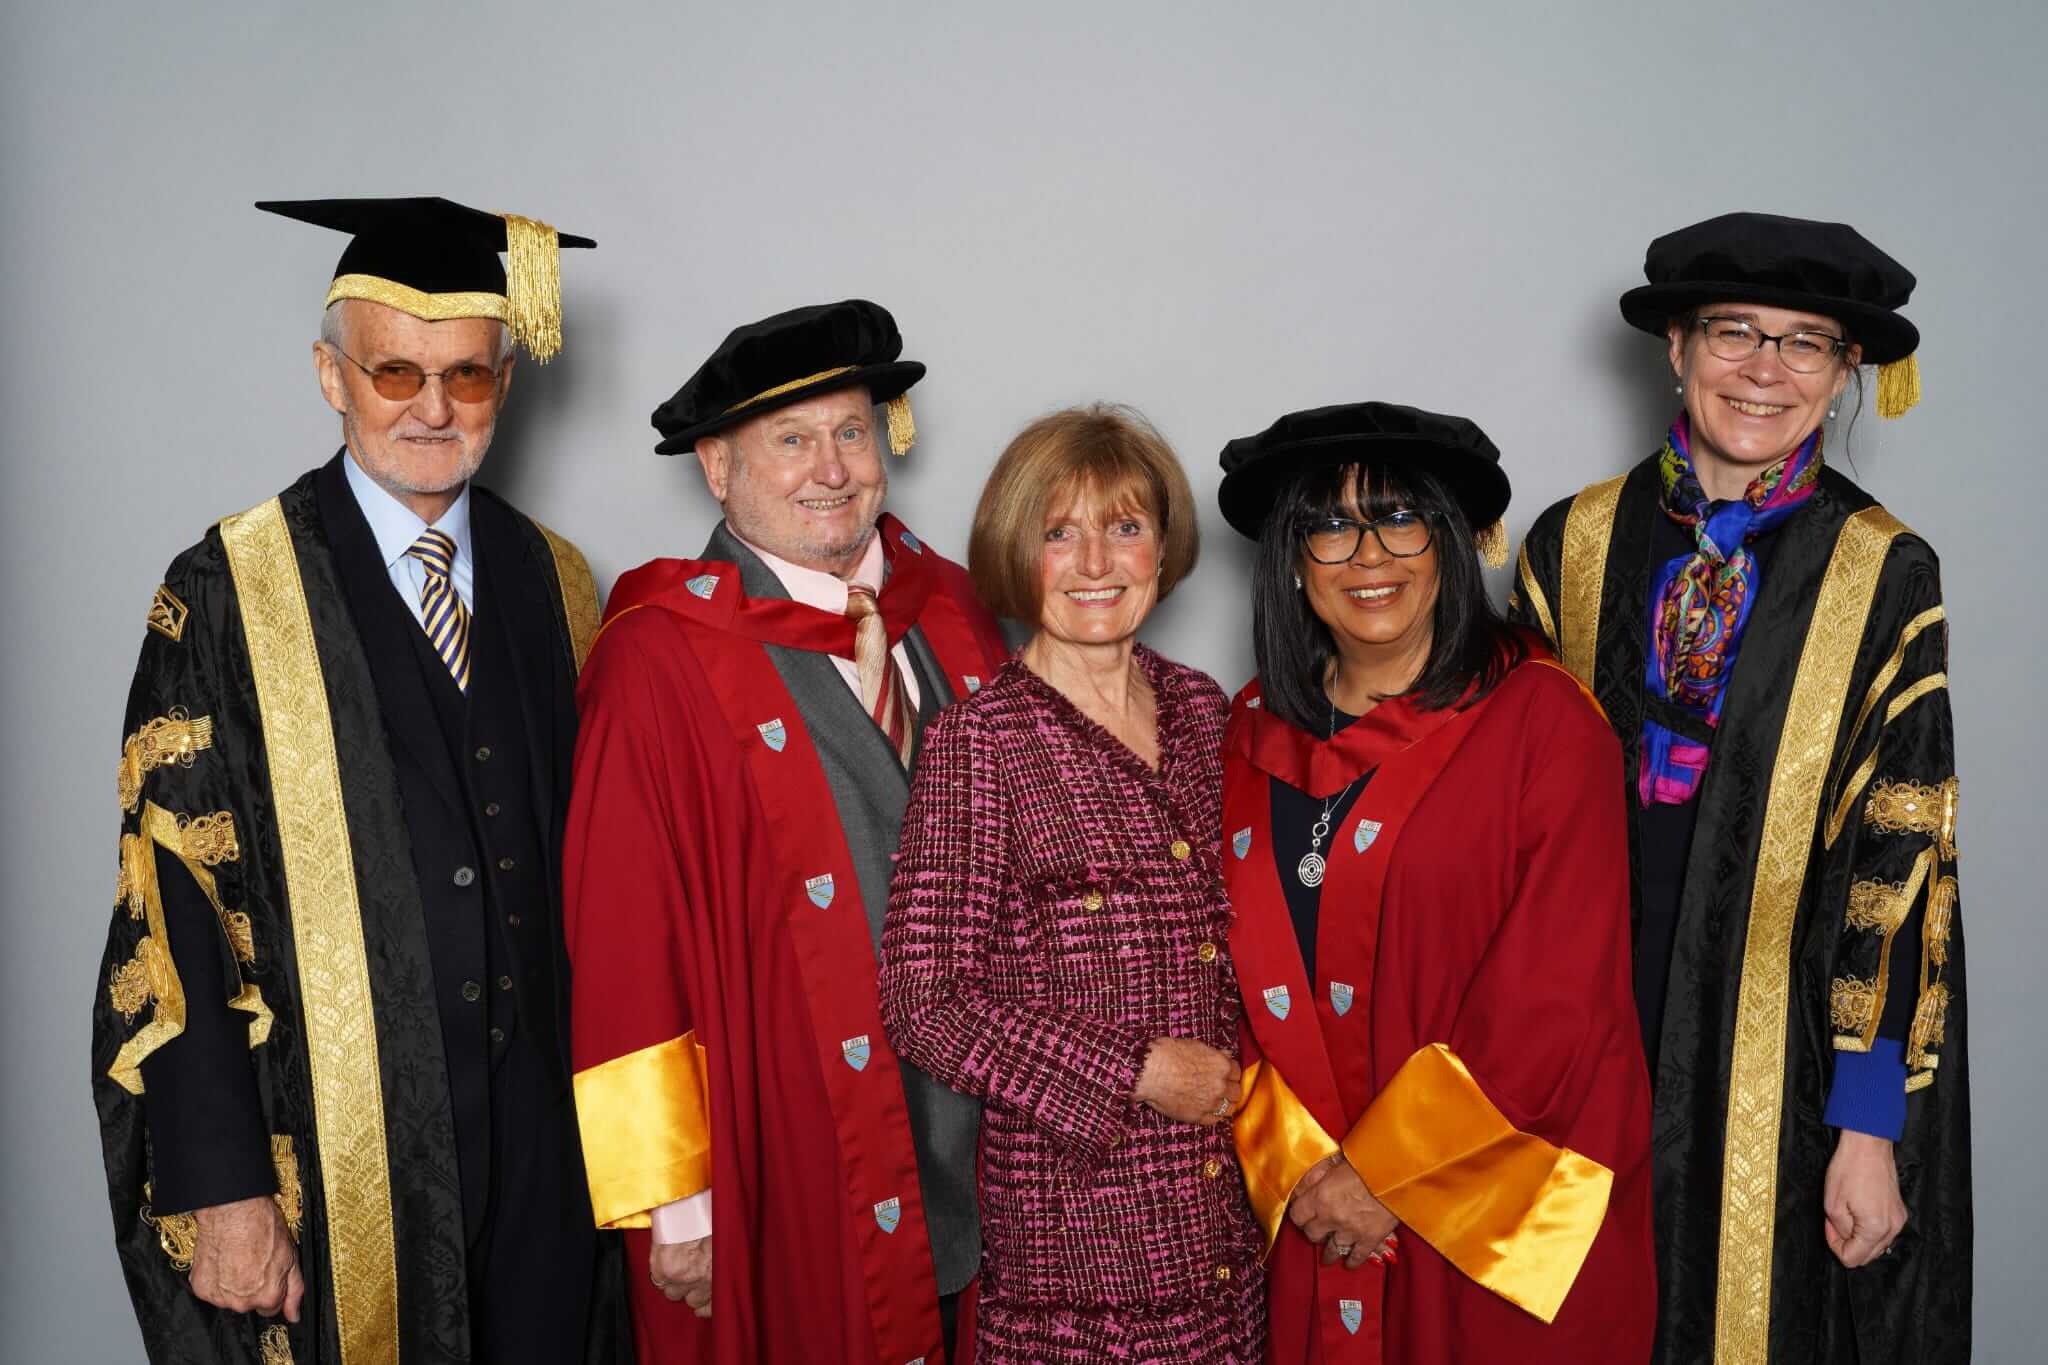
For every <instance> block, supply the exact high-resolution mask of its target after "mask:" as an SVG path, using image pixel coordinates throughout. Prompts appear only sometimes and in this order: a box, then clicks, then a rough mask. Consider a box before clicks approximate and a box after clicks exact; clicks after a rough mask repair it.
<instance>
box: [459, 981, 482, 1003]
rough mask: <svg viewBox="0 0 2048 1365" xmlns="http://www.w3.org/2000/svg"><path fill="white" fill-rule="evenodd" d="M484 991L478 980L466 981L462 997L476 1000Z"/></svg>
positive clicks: (463, 985) (463, 984)
mask: <svg viewBox="0 0 2048 1365" xmlns="http://www.w3.org/2000/svg"><path fill="white" fill-rule="evenodd" d="M483 993H484V988H483V987H482V986H479V985H477V984H476V982H474V981H465V982H463V983H462V998H463V999H464V1000H469V1001H475V1000H476V999H478V998H479V997H480V996H482V995H483Z"/></svg>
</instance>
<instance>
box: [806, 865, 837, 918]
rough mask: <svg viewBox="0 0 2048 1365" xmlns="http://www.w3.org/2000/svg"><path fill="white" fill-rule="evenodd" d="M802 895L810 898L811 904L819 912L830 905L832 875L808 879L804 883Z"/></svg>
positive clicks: (825, 874)
mask: <svg viewBox="0 0 2048 1365" xmlns="http://www.w3.org/2000/svg"><path fill="white" fill-rule="evenodd" d="M804 894H805V895H807V896H809V897H810V898H811V904H812V905H815V906H817V907H818V908H819V909H820V910H823V909H825V908H826V907H827V906H829V905H831V904H832V874H831V873H830V872H827V873H824V874H823V875H821V876H816V877H812V878H809V879H808V880H806V881H805V882H804Z"/></svg>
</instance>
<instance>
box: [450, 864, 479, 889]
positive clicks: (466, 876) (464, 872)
mask: <svg viewBox="0 0 2048 1365" xmlns="http://www.w3.org/2000/svg"><path fill="white" fill-rule="evenodd" d="M452 880H453V881H454V883H455V884H456V885H457V886H468V885H469V884H470V883H472V882H474V881H475V880H476V869H475V868H473V867H458V868H456V869H455V876H454V877H453V878H452Z"/></svg>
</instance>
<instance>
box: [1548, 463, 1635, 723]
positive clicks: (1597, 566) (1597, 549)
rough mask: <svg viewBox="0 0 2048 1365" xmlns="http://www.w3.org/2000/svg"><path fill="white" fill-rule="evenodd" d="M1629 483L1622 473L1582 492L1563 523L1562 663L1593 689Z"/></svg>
mask: <svg viewBox="0 0 2048 1365" xmlns="http://www.w3.org/2000/svg"><path fill="white" fill-rule="evenodd" d="M1626 482H1628V476H1627V475H1625V474H1624V475H1619V476H1617V477H1615V478H1612V479H1609V480H1607V481H1606V482H1605V483H1596V484H1594V485H1592V486H1591V487H1590V488H1586V489H1583V490H1581V491H1580V493H1579V495H1578V496H1577V497H1575V498H1573V499H1572V506H1571V511H1570V512H1568V513H1566V514H1565V519H1564V549H1563V551H1562V552H1561V557H1560V563H1559V568H1558V573H1559V586H1558V594H1557V596H1558V601H1557V610H1558V624H1557V628H1558V642H1557V645H1558V661H1559V662H1560V663H1562V664H1563V665H1564V666H1565V667H1566V668H1569V669H1570V670H1571V671H1572V672H1573V673H1574V674H1576V675H1577V677H1578V679H1579V681H1580V682H1582V683H1584V684H1585V685H1586V686H1587V687H1588V688H1591V687H1593V686H1594V683H1593V671H1594V667H1595V664H1596V660H1595V658H1594V653H1595V646H1596V645H1598V644H1599V642H1600V596H1601V593H1602V591H1603V590H1604V589H1605V588H1606V586H1607V546H1608V543H1609V542H1610V541H1612V540H1613V539H1614V513H1615V509H1616V508H1618V507H1619V506H1620V505H1621V486H1622V485H1623V484H1624V483H1626Z"/></svg>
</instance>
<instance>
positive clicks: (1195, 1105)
mask: <svg viewBox="0 0 2048 1365" xmlns="http://www.w3.org/2000/svg"><path fill="white" fill-rule="evenodd" d="M1243 1075H1244V1073H1243V1071H1242V1070H1241V1069H1240V1068H1239V1067H1238V1065H1237V1059H1236V1058H1234V1057H1232V1056H1231V1055H1230V1054H1229V1053H1227V1052H1223V1051H1220V1050H1218V1049H1216V1048H1213V1047H1210V1046H1209V1045H1208V1044H1207V1043H1198V1042H1196V1041H1195V1040H1194V1039H1192V1038H1154V1039H1153V1040H1152V1046H1151V1047H1150V1048H1149V1049H1147V1050H1146V1053H1145V1066H1144V1069H1143V1070H1142V1071H1141V1072H1140V1073H1139V1074H1138V1084H1137V1085H1136V1087H1134V1088H1133V1089H1132V1091H1131V1098H1132V1099H1134V1100H1136V1101H1138V1103H1140V1104H1143V1105H1146V1106H1147V1107H1149V1108H1151V1109H1153V1110H1156V1111H1157V1112H1159V1113H1161V1114H1164V1115H1166V1117H1168V1118H1170V1119H1176V1120H1178V1121H1180V1122H1182V1123H1198V1124H1201V1125H1202V1126H1203V1127H1208V1126H1210V1125H1212V1124H1216V1123H1220V1122H1222V1121H1223V1120H1224V1119H1226V1118H1228V1117H1230V1111H1231V1109H1232V1108H1233V1107H1234V1106H1235V1105H1236V1104H1237V1096H1238V1090H1239V1087H1240V1084H1241V1082H1242V1078H1243Z"/></svg>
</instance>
